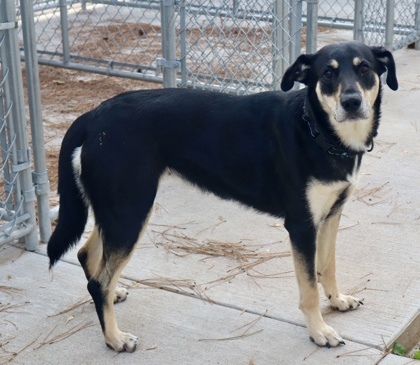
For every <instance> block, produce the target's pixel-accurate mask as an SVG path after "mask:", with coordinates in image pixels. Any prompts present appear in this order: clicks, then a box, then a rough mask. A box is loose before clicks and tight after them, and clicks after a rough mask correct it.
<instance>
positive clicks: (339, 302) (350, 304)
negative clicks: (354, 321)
mask: <svg viewBox="0 0 420 365" xmlns="http://www.w3.org/2000/svg"><path fill="white" fill-rule="evenodd" d="M329 300H330V305H331V308H332V309H335V310H338V311H340V312H346V311H348V310H350V309H357V308H358V307H360V305H363V302H362V301H361V300H360V299H357V298H355V297H352V296H351V295H344V294H338V296H335V297H331V298H329Z"/></svg>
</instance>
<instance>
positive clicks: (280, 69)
mask: <svg viewBox="0 0 420 365" xmlns="http://www.w3.org/2000/svg"><path fill="white" fill-rule="evenodd" d="M288 15H289V9H288V6H287V3H286V0H275V1H274V17H273V76H274V77H273V85H272V89H273V90H279V89H280V79H281V77H282V76H283V73H284V71H286V68H287V64H286V60H289V47H286V43H287V36H288V34H287V32H286V30H287V29H289V19H288Z"/></svg>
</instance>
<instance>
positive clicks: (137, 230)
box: [82, 210, 150, 352]
mask: <svg viewBox="0 0 420 365" xmlns="http://www.w3.org/2000/svg"><path fill="white" fill-rule="evenodd" d="M149 211H150V210H149ZM131 213H134V211H132V212H131ZM136 213H137V214H138V215H139V217H133V216H130V217H128V213H127V212H126V213H124V212H122V213H121V215H119V217H118V220H117V221H113V222H112V225H111V227H104V229H103V230H102V232H101V233H102V234H101V236H102V255H101V258H100V260H99V262H98V265H97V268H96V271H95V273H94V274H92V276H91V277H90V279H89V282H88V290H89V293H90V294H91V296H92V298H93V301H94V302H95V307H96V312H97V315H98V318H99V322H100V324H101V327H102V331H103V334H104V338H105V343H106V344H107V345H108V347H110V348H112V349H114V350H115V351H128V352H133V351H134V350H135V349H136V345H137V340H138V339H137V337H136V336H134V335H132V334H130V333H127V332H122V331H121V330H120V329H119V328H118V325H117V321H116V319H115V312H114V302H115V287H116V285H117V281H118V279H119V277H120V274H121V271H122V270H123V268H124V267H125V265H126V264H127V263H128V261H129V259H130V257H131V255H132V253H133V251H134V247H135V245H136V243H137V242H138V240H139V239H140V237H141V235H142V233H143V231H144V229H145V227H146V225H147V222H148V218H149V216H150V213H149V212H148V213H147V214H144V215H142V214H141V213H140V212H136ZM142 216H143V219H142V218H141V217H142ZM114 218H115V217H114ZM134 220H136V221H137V224H134ZM139 220H140V224H139ZM108 222H110V221H108ZM91 242H92V241H91ZM97 242H98V241H97ZM87 249H88V250H91V252H92V253H93V254H94V255H95V254H97V253H98V251H97V247H94V245H93V244H91V243H90V246H88V247H87ZM82 252H83V251H82ZM86 266H87V267H89V266H88V265H86Z"/></svg>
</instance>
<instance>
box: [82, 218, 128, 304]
mask: <svg viewBox="0 0 420 365" xmlns="http://www.w3.org/2000/svg"><path fill="white" fill-rule="evenodd" d="M102 253H103V248H102V237H101V235H100V233H99V229H98V227H97V226H95V228H94V229H93V231H92V233H91V234H90V236H89V238H88V240H87V241H86V243H85V244H84V245H83V246H82V248H81V249H80V250H79V252H78V253H77V258H78V259H79V262H80V264H81V265H82V268H83V270H84V272H85V275H86V279H87V280H88V281H89V280H90V278H91V277H92V276H93V275H94V274H95V272H96V270H97V269H98V266H99V263H100V261H101V258H102ZM127 296H128V291H127V289H125V288H116V289H115V292H114V303H119V302H123V301H124V300H126V299H127Z"/></svg>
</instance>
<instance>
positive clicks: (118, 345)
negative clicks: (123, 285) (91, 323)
mask: <svg viewBox="0 0 420 365" xmlns="http://www.w3.org/2000/svg"><path fill="white" fill-rule="evenodd" d="M150 215H151V211H150V212H149V214H148V215H147V217H146V219H145V221H144V224H143V227H142V230H141V232H140V234H139V236H138V239H137V242H139V241H140V238H141V236H142V235H143V233H144V231H145V229H146V227H147V224H148V222H149V218H150ZM137 242H136V244H135V245H134V246H133V249H132V250H131V252H130V254H129V255H127V256H124V257H123V256H121V255H119V254H118V253H114V254H113V255H111V256H110V257H109V258H107V261H106V262H105V260H104V257H102V260H101V265H100V266H101V267H100V268H99V269H98V272H97V273H98V277H97V280H98V282H99V283H100V285H101V288H102V290H103V294H104V295H105V298H104V303H103V319H104V326H105V331H104V337H105V343H106V344H107V345H108V346H110V347H111V348H113V349H114V350H115V351H118V352H121V351H127V352H133V351H134V350H135V349H136V346H137V341H138V337H136V336H134V335H132V334H131V333H128V332H122V331H121V330H120V329H119V328H118V324H117V320H116V318H115V311H114V302H115V295H118V294H116V290H115V288H116V285H117V282H118V279H119V277H120V275H121V271H122V270H123V268H124V267H125V265H126V264H127V263H128V261H129V260H130V258H131V256H132V255H133V253H134V249H135V246H136V245H137ZM118 292H119V291H118V290H117V293H118Z"/></svg>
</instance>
